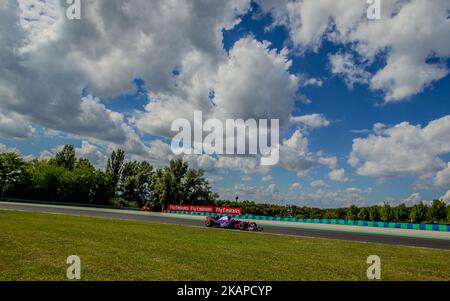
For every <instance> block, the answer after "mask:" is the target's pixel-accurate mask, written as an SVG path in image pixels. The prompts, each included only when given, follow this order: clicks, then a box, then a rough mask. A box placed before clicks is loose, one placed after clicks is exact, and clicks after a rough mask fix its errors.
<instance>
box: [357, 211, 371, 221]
mask: <svg viewBox="0 0 450 301" xmlns="http://www.w3.org/2000/svg"><path fill="white" fill-rule="evenodd" d="M369 216H370V213H369V210H368V209H367V208H361V209H359V212H358V219H359V220H361V221H367V220H368V219H369Z"/></svg>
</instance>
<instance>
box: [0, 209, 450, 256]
mask: <svg viewBox="0 0 450 301" xmlns="http://www.w3.org/2000/svg"><path fill="white" fill-rule="evenodd" d="M0 210H14V211H26V212H41V213H56V214H67V215H78V216H90V217H101V218H114V219H123V220H133V221H146V222H156V223H169V224H178V225H187V226H204V221H203V220H199V219H197V220H194V219H188V218H186V219H184V218H173V217H164V215H163V214H161V215H150V214H149V215H146V214H130V213H129V212H127V211H123V210H101V209H99V210H86V209H84V208H75V207H67V208H66V207H64V206H58V207H56V206H42V205H36V204H12V203H1V202H0ZM230 231H233V230H230ZM264 232H266V233H273V234H281V235H293V236H303V237H318V238H327V239H337V240H349V241H361V242H370V243H383V244H394V245H404V246H414V247H425V248H437V249H447V250H450V240H445V239H434V238H422V237H409V236H397V235H388V234H373V233H358V232H347V231H346V232H344V231H338V230H317V229H306V228H300V227H282V226H269V225H264Z"/></svg>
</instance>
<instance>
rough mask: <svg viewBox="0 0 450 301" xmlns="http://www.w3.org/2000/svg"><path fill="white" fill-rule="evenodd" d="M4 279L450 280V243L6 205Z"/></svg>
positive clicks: (1, 238)
mask: <svg viewBox="0 0 450 301" xmlns="http://www.w3.org/2000/svg"><path fill="white" fill-rule="evenodd" d="M0 229H1V231H0V280H66V269H67V267H68V264H66V259H67V257H68V256H69V255H78V256H79V257H80V258H81V268H82V270H81V276H82V280H367V278H366V269H367V267H368V264H367V263H366V259H367V257H368V256H369V255H378V256H380V258H381V263H382V279H383V280H450V251H447V250H434V249H424V248H413V247H403V246H393V245H382V244H371V243H360V242H347V241H336V240H327V239H317V238H302V237H291V236H278V235H270V234H263V233H247V232H235V231H229V230H220V229H207V228H195V227H186V226H178V225H169V224H157V223H145V222H132V221H123V220H114V219H101V218H89V217H78V216H65V215H53V214H40V213H24V212H12V211H11V212H10V211H0Z"/></svg>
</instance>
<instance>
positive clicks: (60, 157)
mask: <svg viewBox="0 0 450 301" xmlns="http://www.w3.org/2000/svg"><path fill="white" fill-rule="evenodd" d="M76 160H77V159H76V156H75V148H74V146H73V145H70V144H67V145H65V146H64V148H63V149H62V150H61V151H59V152H57V153H56V155H55V163H56V164H57V165H58V166H62V167H64V168H66V169H68V170H72V169H73V168H74V167H75V163H76Z"/></svg>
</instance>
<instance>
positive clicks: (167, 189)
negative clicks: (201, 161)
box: [150, 159, 217, 208]
mask: <svg viewBox="0 0 450 301" xmlns="http://www.w3.org/2000/svg"><path fill="white" fill-rule="evenodd" d="M150 188H151V191H152V194H153V198H154V201H155V202H156V203H157V204H158V206H160V207H161V208H164V207H165V206H166V205H167V204H169V203H174V204H189V203H198V204H209V203H213V201H214V200H215V199H216V198H217V195H216V194H214V193H212V192H211V187H210V186H209V183H208V181H207V180H205V179H204V172H203V171H202V170H199V171H195V170H192V169H189V165H188V164H187V162H185V161H183V160H181V159H178V160H172V161H170V163H169V166H167V167H166V168H164V169H162V170H161V169H158V170H156V172H154V173H153V175H152V180H151V185H150Z"/></svg>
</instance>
